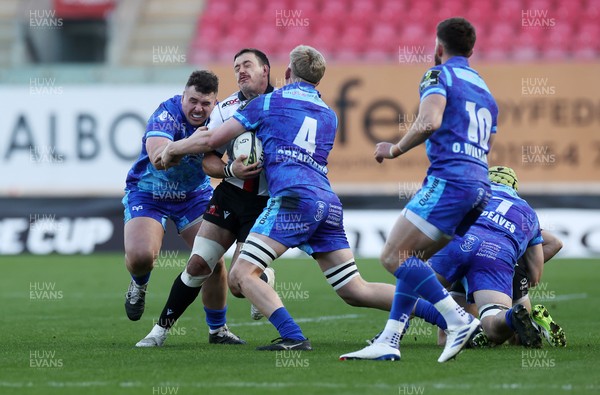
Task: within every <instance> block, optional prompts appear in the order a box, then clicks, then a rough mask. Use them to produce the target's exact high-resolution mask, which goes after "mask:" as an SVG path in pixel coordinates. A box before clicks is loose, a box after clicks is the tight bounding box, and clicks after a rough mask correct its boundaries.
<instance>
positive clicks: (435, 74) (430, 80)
mask: <svg viewBox="0 0 600 395" xmlns="http://www.w3.org/2000/svg"><path fill="white" fill-rule="evenodd" d="M443 71H444V68H443V65H437V66H433V67H432V68H430V69H429V70H427V71H426V72H425V73H424V74H423V78H421V83H420V84H419V89H420V90H421V91H423V90H424V89H427V88H429V87H432V86H435V85H439V84H440V83H441V82H442V81H443V79H444V75H443Z"/></svg>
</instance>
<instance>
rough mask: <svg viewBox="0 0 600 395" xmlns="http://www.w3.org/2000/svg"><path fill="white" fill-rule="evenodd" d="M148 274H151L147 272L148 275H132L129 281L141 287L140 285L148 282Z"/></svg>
mask: <svg viewBox="0 0 600 395" xmlns="http://www.w3.org/2000/svg"><path fill="white" fill-rule="evenodd" d="M150 273H152V272H148V274H144V275H143V276H134V275H133V274H132V275H131V279H132V280H133V281H134V282H135V283H136V284H137V285H139V286H140V287H141V286H142V285H146V284H148V281H149V280H150Z"/></svg>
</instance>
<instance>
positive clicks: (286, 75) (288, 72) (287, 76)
mask: <svg viewBox="0 0 600 395" xmlns="http://www.w3.org/2000/svg"><path fill="white" fill-rule="evenodd" d="M291 77H292V69H291V68H290V66H288V68H287V69H286V70H285V79H286V80H289V79H290V78H291Z"/></svg>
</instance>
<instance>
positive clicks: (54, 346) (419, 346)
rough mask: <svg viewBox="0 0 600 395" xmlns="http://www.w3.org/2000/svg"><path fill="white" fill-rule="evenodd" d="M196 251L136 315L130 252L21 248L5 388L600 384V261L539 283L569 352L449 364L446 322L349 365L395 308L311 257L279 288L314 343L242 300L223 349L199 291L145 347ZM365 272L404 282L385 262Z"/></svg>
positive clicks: (12, 276) (520, 351)
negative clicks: (357, 300)
mask: <svg viewBox="0 0 600 395" xmlns="http://www.w3.org/2000/svg"><path fill="white" fill-rule="evenodd" d="M186 258H187V254H186V253H183V252H182V253H178V254H176V255H172V256H171V257H170V258H165V259H162V261H161V262H162V263H161V265H160V266H158V267H157V268H155V270H154V272H153V274H152V278H151V282H150V286H149V294H148V296H147V301H146V303H147V306H146V312H145V314H144V316H143V318H142V319H141V320H140V321H138V322H130V321H129V320H127V318H126V317H125V313H124V311H123V310H124V309H123V297H124V293H125V290H126V287H127V284H128V282H129V280H128V275H127V273H126V271H125V268H124V265H123V258H122V255H120V254H95V255H91V256H56V255H53V256H18V257H3V258H2V261H1V262H0V273H1V276H0V295H1V300H2V313H3V314H2V331H1V333H2V346H1V348H2V359H1V360H0V393H1V394H82V393H85V394H146V395H154V394H161V395H164V394H196V393H205V392H206V393H210V394H211V395H212V394H225V393H226V394H280V393H285V394H286V395H292V394H360V395H364V394H401V395H402V394H407V395H411V394H434V393H444V394H453V393H457V394H458V393H460V394H463V393H465V392H466V393H478V394H483V393H485V394H486V395H488V394H513V393H527V394H538V393H539V394H555V393H571V394H579V393H594V392H598V391H600V368H599V367H598V366H599V364H598V360H599V353H598V351H599V349H600V347H599V343H600V336H598V324H599V322H600V318H599V317H598V315H597V311H598V309H597V306H598V304H599V293H598V291H597V286H598V276H597V275H596V273H597V272H598V265H599V264H600V261H599V260H555V261H553V262H551V263H549V264H548V265H547V266H546V270H545V273H544V278H543V282H542V284H541V285H540V286H539V287H538V289H537V290H534V291H533V292H532V296H533V301H534V303H535V302H536V301H537V302H539V301H542V302H543V303H544V304H545V305H546V306H547V307H548V309H549V310H550V313H551V314H552V316H553V317H554V318H555V320H556V321H557V322H558V323H559V324H561V325H562V326H563V328H564V329H565V331H566V334H567V341H568V346H567V347H566V348H564V349H557V348H552V347H550V346H549V345H548V344H547V343H546V342H544V347H543V348H542V349H538V350H526V349H524V348H520V347H514V346H507V345H505V346H501V347H497V348H495V349H486V350H466V351H465V352H463V353H462V354H461V355H459V357H458V358H457V359H456V360H454V361H450V362H448V363H445V364H439V363H437V362H436V360H437V357H438V356H439V354H440V352H441V348H440V347H438V346H436V345H435V337H436V330H435V329H434V328H433V327H432V326H430V325H428V324H425V323H423V322H422V321H420V320H415V321H414V322H413V324H412V325H411V329H410V331H409V333H408V334H407V336H406V337H405V338H404V340H403V342H402V349H401V352H402V360H401V361H399V362H375V361H343V362H342V361H339V360H338V357H339V355H340V354H343V353H345V352H350V351H355V350H357V349H359V348H362V347H363V346H365V345H366V343H365V339H368V338H370V337H372V336H373V335H374V334H376V333H377V332H378V331H379V330H380V329H382V328H383V326H384V324H385V321H386V319H387V313H386V312H382V311H376V310H370V309H359V308H353V307H350V306H347V305H345V304H344V303H343V302H342V301H341V300H340V299H339V298H338V297H337V296H336V295H335V294H334V292H333V291H332V290H331V288H330V287H329V285H327V283H326V281H325V279H324V277H323V276H322V274H321V273H320V271H319V270H318V267H317V265H316V264H315V263H313V262H312V261H311V260H309V259H298V260H280V261H277V262H275V264H274V267H275V269H276V271H277V287H278V288H277V289H278V291H279V292H280V294H281V295H282V297H283V299H284V303H285V304H286V306H287V307H288V309H289V311H290V312H291V314H292V315H293V316H294V317H295V318H296V319H297V320H298V321H299V322H300V325H301V327H302V328H303V331H304V333H305V335H306V336H308V337H309V338H310V339H311V341H312V344H313V348H314V351H312V352H306V351H305V352H291V351H290V352H283V353H275V352H258V351H254V348H255V347H256V346H258V345H264V344H267V343H268V342H269V341H270V340H271V339H273V338H275V337H277V332H276V331H275V330H274V328H273V327H272V326H271V325H270V324H268V321H266V320H264V319H263V320H262V321H259V322H254V321H251V320H250V318H249V305H248V302H247V301H245V300H242V299H235V298H233V297H231V296H230V298H229V302H228V303H229V311H228V322H229V326H230V328H231V329H232V331H234V332H235V333H236V334H238V335H239V336H241V337H242V338H243V339H245V340H246V341H247V342H248V344H247V345H244V346H220V345H209V344H208V334H207V327H206V324H205V323H204V311H203V310H202V305H201V303H200V301H199V300H197V301H196V302H195V303H194V304H193V305H192V306H190V308H189V309H188V311H187V312H186V314H184V316H183V317H182V318H181V319H180V321H179V323H178V324H177V325H176V327H175V328H174V329H173V333H172V334H171V335H170V337H169V338H168V339H167V342H166V343H165V345H164V347H162V348H158V349H136V348H134V347H133V345H134V344H135V343H136V342H137V341H138V340H140V339H141V338H142V337H144V336H145V335H146V334H147V333H148V331H149V330H150V329H151V327H152V325H153V324H154V320H156V319H157V318H158V315H159V314H160V311H161V309H162V307H163V305H164V302H165V301H166V297H167V295H168V292H169V289H170V286H171V284H172V281H173V279H174V277H175V276H176V275H177V273H178V272H179V271H180V270H181V266H182V265H184V264H185V261H186ZM359 268H360V270H361V272H362V274H363V277H365V279H367V280H370V281H385V282H392V280H393V278H392V276H391V275H389V274H387V273H386V272H385V271H384V270H383V269H382V267H381V266H380V265H379V263H377V262H376V261H374V260H361V261H360V262H359Z"/></svg>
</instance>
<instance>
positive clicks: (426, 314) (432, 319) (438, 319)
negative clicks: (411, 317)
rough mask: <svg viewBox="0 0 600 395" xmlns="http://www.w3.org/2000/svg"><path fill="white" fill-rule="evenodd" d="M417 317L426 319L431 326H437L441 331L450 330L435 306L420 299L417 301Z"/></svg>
mask: <svg viewBox="0 0 600 395" xmlns="http://www.w3.org/2000/svg"><path fill="white" fill-rule="evenodd" d="M415 316H416V317H419V318H422V319H424V320H425V321H426V322H429V323H430V324H433V325H437V326H438V327H439V328H441V329H447V328H448V325H447V324H446V320H445V319H444V317H443V316H442V315H441V314H440V312H439V311H437V309H436V308H435V306H434V305H432V304H431V303H429V302H428V301H426V300H425V299H420V298H419V300H417V304H416V305H415Z"/></svg>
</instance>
